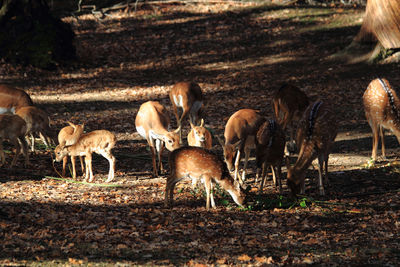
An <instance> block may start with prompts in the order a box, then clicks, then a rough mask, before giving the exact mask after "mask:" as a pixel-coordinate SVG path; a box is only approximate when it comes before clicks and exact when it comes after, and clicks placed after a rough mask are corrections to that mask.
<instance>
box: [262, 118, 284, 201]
mask: <svg viewBox="0 0 400 267" xmlns="http://www.w3.org/2000/svg"><path fill="white" fill-rule="evenodd" d="M284 149H285V133H284V132H283V130H282V128H281V127H280V125H279V124H278V123H277V122H276V121H275V120H267V121H265V122H264V123H263V124H262V125H261V126H260V128H259V129H258V131H257V136H256V163H257V167H258V169H259V170H261V169H262V174H261V184H260V189H259V193H262V191H263V187H264V182H265V178H266V170H267V168H268V166H270V167H271V170H272V177H273V182H274V185H275V187H276V188H279V193H282V183H281V165H282V162H283V154H284ZM257 176H259V175H258V174H257Z"/></svg>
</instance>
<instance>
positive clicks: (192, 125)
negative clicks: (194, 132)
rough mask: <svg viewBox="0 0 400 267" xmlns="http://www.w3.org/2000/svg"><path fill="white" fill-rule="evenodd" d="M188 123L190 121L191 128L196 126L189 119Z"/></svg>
mask: <svg viewBox="0 0 400 267" xmlns="http://www.w3.org/2000/svg"><path fill="white" fill-rule="evenodd" d="M189 123H190V128H191V129H193V128H194V127H196V126H195V125H194V124H193V123H192V121H191V120H189Z"/></svg>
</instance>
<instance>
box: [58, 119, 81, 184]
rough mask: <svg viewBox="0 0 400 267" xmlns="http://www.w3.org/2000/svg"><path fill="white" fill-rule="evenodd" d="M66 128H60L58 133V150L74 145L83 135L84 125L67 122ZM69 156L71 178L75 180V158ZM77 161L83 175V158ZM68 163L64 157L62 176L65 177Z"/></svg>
mask: <svg viewBox="0 0 400 267" xmlns="http://www.w3.org/2000/svg"><path fill="white" fill-rule="evenodd" d="M68 124H69V125H68V126H65V127H64V128H62V129H61V130H60V132H59V133H58V144H59V145H58V147H59V149H60V148H61V147H65V146H71V145H74V144H75V143H76V142H77V141H78V139H79V137H81V135H82V134H83V130H84V127H85V124H81V125H79V124H73V123H72V122H68ZM70 156H71V163H72V178H73V179H76V168H75V156H74V155H70ZM79 160H80V162H81V169H82V173H83V174H84V173H85V168H84V166H83V156H79ZM67 162H68V157H67V156H66V157H64V158H63V169H62V176H63V177H64V176H65V168H66V165H67Z"/></svg>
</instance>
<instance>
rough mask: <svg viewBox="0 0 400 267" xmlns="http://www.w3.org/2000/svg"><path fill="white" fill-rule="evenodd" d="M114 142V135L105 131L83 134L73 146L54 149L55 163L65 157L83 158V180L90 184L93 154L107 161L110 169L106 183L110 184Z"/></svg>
mask: <svg viewBox="0 0 400 267" xmlns="http://www.w3.org/2000/svg"><path fill="white" fill-rule="evenodd" d="M116 142H117V138H116V137H115V135H114V134H113V133H111V132H109V131H107V130H96V131H93V132H90V133H85V134H82V135H81V136H80V138H79V139H78V141H77V142H76V143H75V144H73V145H70V146H60V145H58V146H57V147H56V149H55V154H56V161H58V162H60V161H61V160H62V159H63V158H65V157H66V156H85V169H86V174H85V180H87V181H88V182H92V181H93V170H92V153H93V152H95V153H97V154H100V155H102V156H103V157H105V158H106V159H107V160H108V162H109V164H110V169H109V172H108V179H107V180H106V182H111V181H112V180H113V179H114V171H115V157H114V156H113V154H112V152H111V150H112V148H113V147H114V146H115V143H116Z"/></svg>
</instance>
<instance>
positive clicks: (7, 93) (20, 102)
mask: <svg viewBox="0 0 400 267" xmlns="http://www.w3.org/2000/svg"><path fill="white" fill-rule="evenodd" d="M25 106H33V101H32V99H31V97H30V96H29V95H28V94H27V93H26V92H25V91H23V90H21V89H17V88H13V87H10V86H7V85H5V84H0V114H5V113H9V114H15V111H16V110H17V109H18V108H20V107H25Z"/></svg>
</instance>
